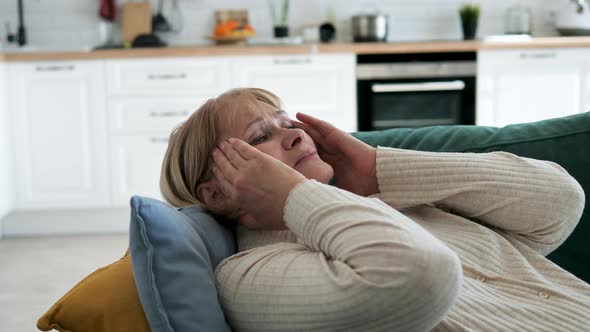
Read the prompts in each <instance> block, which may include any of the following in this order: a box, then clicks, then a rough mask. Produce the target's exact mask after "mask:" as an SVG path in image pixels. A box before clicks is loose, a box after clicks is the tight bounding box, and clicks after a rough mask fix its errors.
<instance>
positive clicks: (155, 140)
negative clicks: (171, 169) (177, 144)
mask: <svg viewBox="0 0 590 332" xmlns="http://www.w3.org/2000/svg"><path fill="white" fill-rule="evenodd" d="M150 142H151V143H153V144H161V143H164V144H168V138H166V137H150Z"/></svg>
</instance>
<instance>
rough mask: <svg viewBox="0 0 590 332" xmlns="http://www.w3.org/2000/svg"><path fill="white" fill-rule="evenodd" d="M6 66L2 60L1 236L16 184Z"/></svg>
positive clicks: (0, 95) (0, 71) (0, 88)
mask: <svg viewBox="0 0 590 332" xmlns="http://www.w3.org/2000/svg"><path fill="white" fill-rule="evenodd" d="M5 82H6V67H5V64H4V63H3V62H0V237H2V225H1V223H2V221H1V220H2V218H4V217H5V216H6V215H7V214H8V213H9V212H10V210H12V207H13V205H14V185H13V182H12V179H13V176H12V144H11V141H12V138H11V135H10V133H11V132H12V130H11V128H12V126H11V125H10V117H9V114H8V107H7V105H6V93H5V89H6V84H5Z"/></svg>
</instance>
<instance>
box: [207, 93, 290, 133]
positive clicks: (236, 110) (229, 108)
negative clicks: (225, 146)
mask: <svg viewBox="0 0 590 332" xmlns="http://www.w3.org/2000/svg"><path fill="white" fill-rule="evenodd" d="M220 106H221V107H220V109H219V111H218V112H217V119H216V125H217V132H218V134H219V136H218V139H217V141H218V142H221V141H223V140H226V139H228V138H230V137H240V135H241V134H242V132H243V131H244V129H245V128H246V127H247V126H248V124H250V123H251V122H252V121H254V120H256V119H258V118H260V117H262V118H263V119H265V120H267V121H269V120H273V119H274V118H275V116H276V114H277V112H278V111H279V109H277V108H276V107H274V106H272V105H269V104H267V103H264V102H261V101H258V100H252V99H250V98H239V97H236V98H233V99H232V100H229V101H224V102H223V103H222V104H221V105H220Z"/></svg>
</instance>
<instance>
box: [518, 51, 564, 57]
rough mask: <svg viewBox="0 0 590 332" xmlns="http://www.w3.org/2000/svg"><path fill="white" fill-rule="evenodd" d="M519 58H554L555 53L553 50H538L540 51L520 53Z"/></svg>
mask: <svg viewBox="0 0 590 332" xmlns="http://www.w3.org/2000/svg"><path fill="white" fill-rule="evenodd" d="M520 58H521V59H555V58H557V53H555V52H540V53H520Z"/></svg>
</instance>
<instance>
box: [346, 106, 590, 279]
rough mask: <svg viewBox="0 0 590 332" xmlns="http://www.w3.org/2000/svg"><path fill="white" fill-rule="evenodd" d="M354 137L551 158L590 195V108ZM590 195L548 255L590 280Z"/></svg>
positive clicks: (412, 145)
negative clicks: (527, 119) (532, 118)
mask: <svg viewBox="0 0 590 332" xmlns="http://www.w3.org/2000/svg"><path fill="white" fill-rule="evenodd" d="M353 135H354V136H355V137H357V138H359V139H361V140H363V141H365V142H367V143H368V144H370V145H373V146H377V145H381V146H390V147H396V148H401V149H412V150H422V151H435V152H491V151H506V152H510V153H514V154H516V155H519V156H523V157H529V158H535V159H543V160H550V161H553V162H556V163H558V164H560V165H561V166H562V167H563V168H565V169H566V170H567V171H568V172H569V173H570V174H571V175H572V176H573V177H574V178H576V180H578V182H579V183H580V184H581V185H582V187H583V188H584V192H585V193H586V197H588V193H590V112H586V113H581V114H576V115H572V116H569V117H564V118H557V119H550V120H545V121H540V122H534V123H525V124H515V125H510V126H506V127H503V128H495V127H481V126H435V127H427V128H419V129H405V128H404V129H389V130H384V131H374V132H358V133H353ZM589 242H590V212H589V211H588V199H587V200H586V206H585V209H584V213H583V215H582V219H581V220H580V222H579V224H578V226H577V227H576V229H575V230H574V232H573V234H572V235H571V236H570V237H569V238H568V239H567V240H566V242H565V243H564V244H562V245H561V246H560V247H559V248H558V249H557V250H555V251H554V252H552V253H551V254H550V255H549V256H548V258H549V259H550V260H551V261H553V262H555V263H556V264H558V265H559V266H561V267H562V268H564V269H566V270H568V271H569V272H571V273H572V274H574V275H576V276H577V277H578V278H580V279H583V280H585V281H586V282H588V283H590V245H588V243H589Z"/></svg>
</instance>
